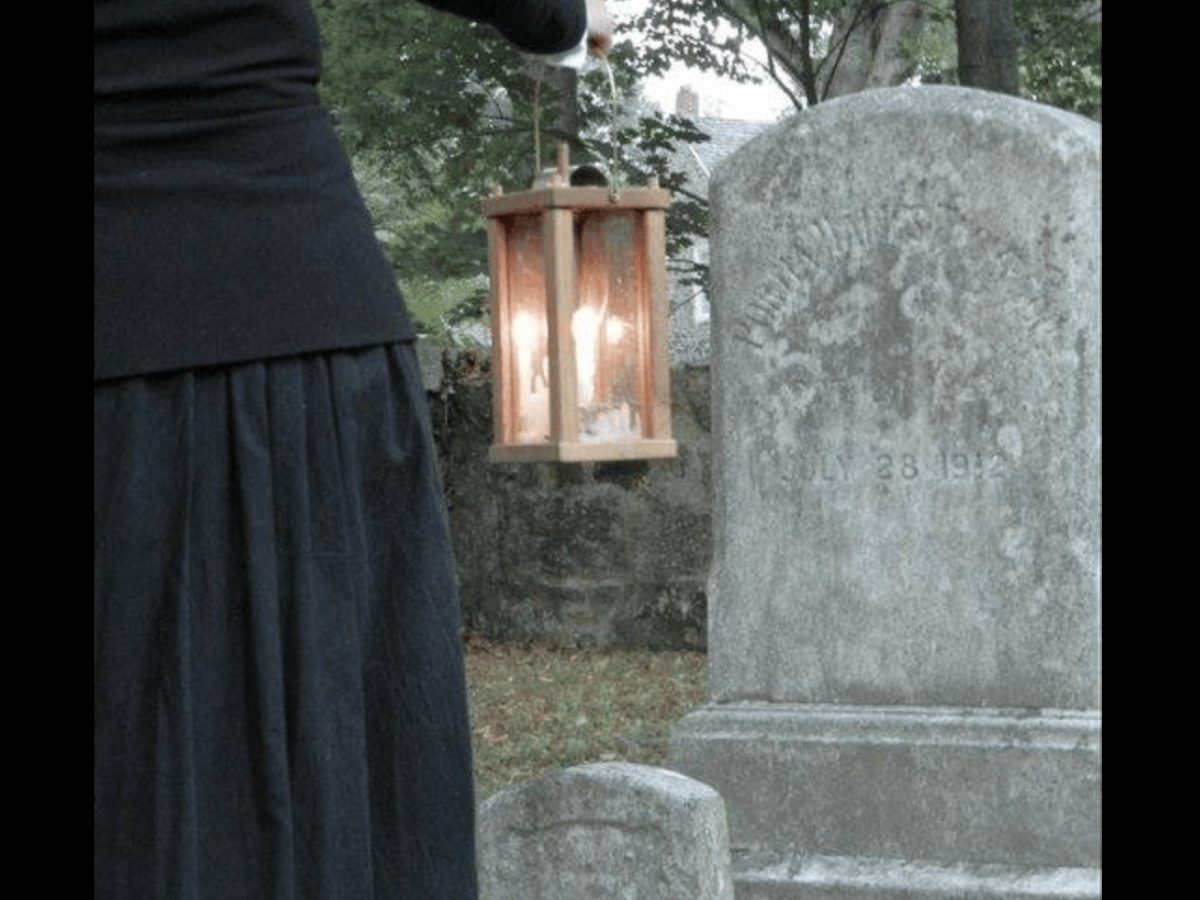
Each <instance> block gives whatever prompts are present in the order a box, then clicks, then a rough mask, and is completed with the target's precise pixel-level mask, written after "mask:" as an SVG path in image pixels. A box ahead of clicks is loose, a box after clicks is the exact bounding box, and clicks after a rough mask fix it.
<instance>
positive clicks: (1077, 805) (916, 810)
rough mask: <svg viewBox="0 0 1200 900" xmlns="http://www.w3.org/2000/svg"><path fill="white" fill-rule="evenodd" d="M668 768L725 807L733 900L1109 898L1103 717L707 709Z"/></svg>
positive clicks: (750, 705)
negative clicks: (1102, 831) (1104, 868)
mask: <svg viewBox="0 0 1200 900" xmlns="http://www.w3.org/2000/svg"><path fill="white" fill-rule="evenodd" d="M670 766H671V767H672V768H674V769H676V770H677V771H680V772H683V773H684V774H686V775H688V776H689V777H691V778H694V779H696V780H698V781H701V782H703V783H705V784H708V785H710V786H712V787H713V788H715V789H716V790H717V791H718V792H719V793H720V794H721V795H722V797H723V798H724V800H725V803H726V809H727V813H728V817H729V833H730V835H731V851H732V854H733V877H734V885H735V891H736V896H737V900H784V898H788V900H792V898H795V900H801V898H803V900H817V898H820V900H833V898H837V900H858V898H864V900H865V898H872V900H884V898H889V900H890V898H906V900H916V898H930V900H933V898H950V897H1004V898H1031V900H1032V898H1047V900H1049V898H1067V897H1070V898H1076V897H1078V898H1098V897H1099V896H1100V868H1099V867H1100V835H1099V823H1100V717H1099V714H1098V713H1093V712H1072V711H1059V712H1056V711H1045V710H1042V711H1028V710H990V709H982V708H948V707H896V706H890V707H872V706H845V705H832V704H829V705H826V704H788V703H768V702H740V703H723V704H710V705H707V706H703V707H700V708H699V709H697V710H695V711H693V712H692V713H690V714H689V715H687V716H686V717H685V718H684V719H683V720H682V721H681V723H680V725H679V726H678V728H677V729H676V731H675V734H674V735H673V737H672V752H671V762H670Z"/></svg>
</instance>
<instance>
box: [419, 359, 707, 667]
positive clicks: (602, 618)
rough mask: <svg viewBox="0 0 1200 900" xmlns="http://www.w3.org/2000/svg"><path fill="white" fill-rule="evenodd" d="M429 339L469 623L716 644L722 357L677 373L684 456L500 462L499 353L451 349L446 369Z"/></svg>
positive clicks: (671, 644)
mask: <svg viewBox="0 0 1200 900" xmlns="http://www.w3.org/2000/svg"><path fill="white" fill-rule="evenodd" d="M424 352H425V354H426V369H425V371H426V386H427V388H428V389H429V391H430V407H431V414H432V416H433V426H434V435H435V438H436V440H437V443H438V447H439V450H440V451H441V454H442V472H443V477H444V479H445V483H446V496H447V504H448V507H449V511H450V529H451V533H452V535H453V540H454V550H455V556H456V559H457V563H458V572H459V586H460V592H461V596H462V604H463V620H464V623H465V625H466V627H467V628H468V629H469V630H471V631H476V632H479V633H481V634H484V635H486V636H488V637H491V638H502V639H505V640H535V641H540V642H547V643H552V644H558V645H575V646H581V647H586V646H605V647H623V648H638V649H652V650H681V649H702V648H704V646H705V642H706V626H705V617H706V602H705V583H706V580H707V577H708V567H709V563H710V561H711V554H712V524H711V453H710V450H709V430H710V418H709V370H708V368H707V367H688V366H680V367H676V368H675V369H674V370H673V371H672V373H671V394H672V418H673V429H674V436H675V438H676V440H677V441H678V443H679V455H678V457H677V458H676V459H670V460H646V461H635V462H623V463H519V464H518V463H509V464H500V463H492V462H490V461H489V460H488V447H489V446H490V445H491V442H492V393H491V371H490V359H489V358H488V357H487V355H486V353H485V352H484V351H481V350H466V351H461V352H458V353H457V354H451V353H448V352H447V353H445V354H443V355H442V358H441V360H440V363H441V365H440V370H439V367H438V365H437V364H438V362H439V360H437V359H436V354H435V357H434V358H433V359H430V358H429V353H430V351H428V350H426V351H424ZM430 364H432V367H431V366H430Z"/></svg>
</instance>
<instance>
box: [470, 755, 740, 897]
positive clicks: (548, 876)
mask: <svg viewBox="0 0 1200 900" xmlns="http://www.w3.org/2000/svg"><path fill="white" fill-rule="evenodd" d="M479 878H480V897H481V900H733V882H732V880H731V878H730V872H729V844H728V836H727V832H726V826H725V809H724V805H723V804H722V802H721V798H720V796H719V795H718V794H717V793H716V791H714V790H712V789H711V788H709V787H707V786H706V785H703V784H701V783H699V782H697V781H694V780H692V779H690V778H685V777H684V776H682V775H679V774H677V773H675V772H670V771H667V770H665V769H657V768H653V767H650V766H640V765H634V764H631V763H595V764H593V765H587V766H579V767H576V768H571V769H565V770H563V771H559V772H552V773H549V774H546V775H542V776H539V777H537V778H534V779H531V780H529V781H527V782H525V783H524V784H521V785H518V786H517V787H515V788H511V789H509V790H507V791H501V792H500V793H499V794H496V795H495V796H493V797H491V798H490V799H489V800H487V801H486V802H485V803H484V804H483V807H482V808H481V810H480V814H479Z"/></svg>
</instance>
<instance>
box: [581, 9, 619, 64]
mask: <svg viewBox="0 0 1200 900" xmlns="http://www.w3.org/2000/svg"><path fill="white" fill-rule="evenodd" d="M614 24H615V23H614V22H613V17H612V13H610V12H609V11H608V7H607V6H605V5H604V0H587V46H588V53H590V54H592V56H599V57H606V56H608V51H609V50H611V49H612V43H613V27H614Z"/></svg>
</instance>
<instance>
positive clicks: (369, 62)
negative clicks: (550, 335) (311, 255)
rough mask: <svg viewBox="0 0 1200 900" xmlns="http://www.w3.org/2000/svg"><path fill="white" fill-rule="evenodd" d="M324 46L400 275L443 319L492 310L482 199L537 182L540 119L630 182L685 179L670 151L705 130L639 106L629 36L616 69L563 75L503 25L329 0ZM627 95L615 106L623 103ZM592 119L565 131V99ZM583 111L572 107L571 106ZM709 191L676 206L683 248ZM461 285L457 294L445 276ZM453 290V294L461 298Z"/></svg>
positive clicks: (339, 122) (349, 135)
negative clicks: (554, 73)
mask: <svg viewBox="0 0 1200 900" xmlns="http://www.w3.org/2000/svg"><path fill="white" fill-rule="evenodd" d="M315 9H316V12H317V16H318V20H319V22H320V25H321V30H322V37H323V41H324V45H323V78H322V85H321V94H322V100H323V102H324V103H325V105H326V107H327V108H328V109H329V110H330V111H331V115H332V116H333V119H334V122H335V125H336V127H337V129H338V131H339V134H340V135H341V138H342V140H343V143H344V144H345V145H346V147H347V149H348V150H349V151H350V153H351V155H352V158H353V160H354V163H355V170H356V175H357V176H358V179H359V183H360V187H361V188H362V190H363V193H364V195H365V196H366V198H367V206H368V209H369V211H370V213H371V216H372V219H373V222H374V224H375V227H376V230H377V232H378V233H379V235H380V239H381V242H382V243H383V245H384V248H385V250H386V251H387V253H388V255H389V257H390V258H391V261H392V264H393V267H394V268H395V271H396V274H397V279H398V280H399V282H400V283H401V285H402V286H403V287H404V289H405V295H406V299H407V301H408V304H409V307H410V309H411V310H412V311H413V313H414V315H415V317H417V318H418V320H420V321H421V322H422V324H423V326H424V327H425V328H426V329H428V330H430V331H433V332H438V331H439V330H442V329H444V328H445V327H446V326H447V324H448V323H452V322H453V321H454V320H455V319H462V318H473V317H478V316H482V315H483V306H484V299H485V294H484V292H483V290H482V288H481V287H480V283H479V281H478V280H477V277H476V276H478V275H480V274H482V273H483V272H484V271H485V268H486V243H485V239H484V223H483V220H482V218H481V217H480V216H479V214H478V212H477V208H476V207H477V204H478V201H479V200H480V199H481V198H483V197H484V196H486V195H487V194H488V193H489V191H490V189H491V186H492V184H493V183H496V182H498V183H500V184H501V185H503V187H504V188H505V190H510V191H511V190H523V189H525V188H527V187H528V186H529V183H530V180H531V178H532V176H533V174H534V168H535V166H534V161H533V157H534V147H535V122H536V123H538V124H539V126H540V127H539V129H538V130H539V132H540V144H541V147H542V156H543V158H544V159H545V160H546V161H547V162H548V161H549V160H550V159H551V152H552V150H551V148H552V146H553V143H554V142H555V141H556V140H559V139H566V140H568V141H569V142H570V143H571V145H572V147H573V148H574V150H575V153H574V154H573V156H574V157H575V161H577V162H578V161H582V160H584V159H587V160H591V161H595V162H601V163H603V164H604V165H605V166H606V167H608V168H609V169H610V171H611V173H612V175H613V176H614V181H615V182H616V183H617V184H631V183H636V184H643V183H645V181H646V179H647V177H648V176H649V175H651V174H655V175H657V176H658V177H659V178H660V181H661V183H662V184H663V185H664V186H665V187H668V188H670V189H672V190H683V189H684V184H683V180H682V176H680V175H678V173H672V172H671V171H670V167H669V159H670V155H671V153H672V152H673V150H674V149H675V148H676V147H679V146H681V145H682V143H684V142H687V141H699V140H704V139H705V136H704V135H702V134H701V133H700V132H698V131H697V130H696V129H695V128H694V127H692V126H691V125H690V123H687V122H686V121H684V120H680V119H676V118H674V117H672V118H670V119H666V118H664V117H663V116H661V115H660V114H655V113H646V112H644V111H641V110H640V109H639V104H638V87H637V84H638V78H639V76H640V71H639V69H638V67H637V58H638V57H637V55H636V54H635V52H634V50H633V47H632V45H631V43H630V42H629V41H622V42H619V43H618V44H617V45H616V46H615V47H614V48H613V49H612V51H611V53H610V55H609V61H610V64H611V72H612V76H613V79H614V81H615V86H616V92H617V98H618V99H619V101H620V102H618V103H616V104H614V96H613V89H612V86H610V82H609V73H608V71H605V70H604V69H603V68H602V67H599V66H592V67H590V70H589V71H588V72H586V73H585V74H584V75H583V76H582V77H580V78H578V83H577V84H576V79H575V78H574V77H569V78H567V79H561V80H563V81H565V82H566V85H565V87H566V90H565V91H564V90H561V89H557V90H556V87H555V81H556V79H551V78H548V77H547V73H548V71H549V70H548V69H547V68H546V67H545V66H544V65H543V64H541V63H537V62H533V61H530V60H528V59H527V58H526V57H524V56H523V55H522V54H520V53H519V52H517V51H515V50H514V49H513V48H512V47H511V46H510V45H509V44H508V43H507V42H506V41H504V40H503V39H502V38H500V37H499V36H498V35H496V34H495V33H494V32H492V31H491V30H490V29H488V28H486V27H482V26H478V25H475V24H473V23H471V22H468V21H466V20H464V19H459V18H456V17H453V16H450V15H446V14H444V13H439V12H437V11H434V10H431V9H428V8H426V7H423V6H421V5H420V4H418V3H396V2H394V0H316V3H315ZM614 106H615V108H614ZM564 107H565V108H567V109H569V110H571V111H573V112H574V113H575V116H574V118H575V120H576V121H578V122H579V123H581V125H580V127H579V129H578V132H576V133H569V134H561V133H558V132H556V130H555V124H556V122H558V121H561V120H562V119H563V117H562V116H561V115H559V113H560V112H561V111H562V109H563V108H564ZM568 118H569V117H568ZM705 206H706V202H705V200H704V198H703V197H699V196H696V195H694V194H693V195H692V196H690V197H684V199H682V201H681V202H680V203H679V204H677V207H676V208H675V209H673V210H672V214H671V217H670V221H669V223H668V228H669V230H670V234H669V241H668V243H669V250H670V251H671V252H677V253H683V252H684V251H685V250H686V248H687V247H688V246H689V245H690V243H691V242H692V241H693V240H694V239H695V237H696V236H697V235H699V234H702V233H703V231H704V229H705V227H706V221H705V216H706V212H705V210H704V207H705ZM444 282H451V283H453V284H455V285H456V286H457V287H456V288H455V290H453V291H451V292H450V294H449V296H450V297H453V298H455V299H454V300H453V302H450V301H449V300H448V299H447V294H446V292H445V291H442V290H440V289H437V288H434V285H437V284H441V283H444ZM447 303H449V307H448V308H447Z"/></svg>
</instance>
